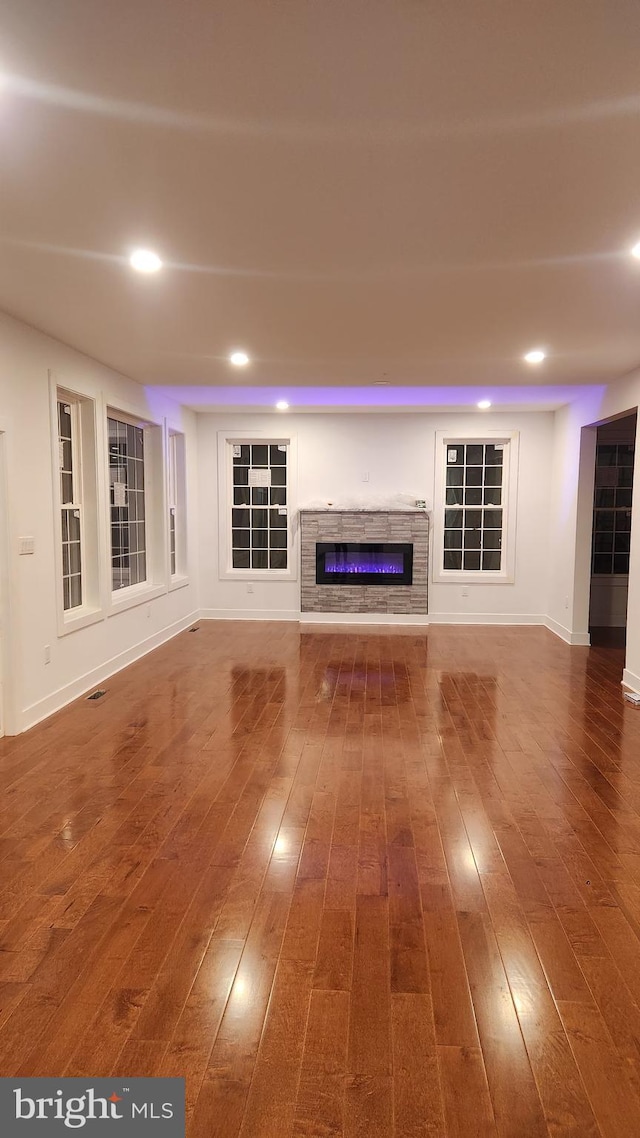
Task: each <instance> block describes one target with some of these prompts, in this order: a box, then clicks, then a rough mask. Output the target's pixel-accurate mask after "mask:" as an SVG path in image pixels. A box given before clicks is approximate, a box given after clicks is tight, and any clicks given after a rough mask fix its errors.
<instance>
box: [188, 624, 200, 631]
mask: <svg viewBox="0 0 640 1138" xmlns="http://www.w3.org/2000/svg"><path fill="white" fill-rule="evenodd" d="M199 631H200V625H198V626H197V627H196V628H190V629H189V632H199Z"/></svg>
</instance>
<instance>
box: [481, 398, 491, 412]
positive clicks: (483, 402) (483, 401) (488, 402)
mask: <svg viewBox="0 0 640 1138" xmlns="http://www.w3.org/2000/svg"><path fill="white" fill-rule="evenodd" d="M490 406H491V400H490V399H481V400H480V402H479V403H478V407H479V408H480V410H481V411H487V410H488V409H489V407H490Z"/></svg>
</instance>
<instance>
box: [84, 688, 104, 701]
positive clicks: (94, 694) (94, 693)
mask: <svg viewBox="0 0 640 1138" xmlns="http://www.w3.org/2000/svg"><path fill="white" fill-rule="evenodd" d="M106 694H107V693H106V691H105V689H104V688H98V690H97V691H92V692H91V695H88V696H87V699H102V697H103V695H106Z"/></svg>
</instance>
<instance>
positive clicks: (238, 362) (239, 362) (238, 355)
mask: <svg viewBox="0 0 640 1138" xmlns="http://www.w3.org/2000/svg"><path fill="white" fill-rule="evenodd" d="M229 360H230V362H231V363H232V364H233V366H234V367H246V366H247V364H248V363H249V357H248V355H247V353H246V352H240V351H238V352H232V353H231V355H230V356H229Z"/></svg>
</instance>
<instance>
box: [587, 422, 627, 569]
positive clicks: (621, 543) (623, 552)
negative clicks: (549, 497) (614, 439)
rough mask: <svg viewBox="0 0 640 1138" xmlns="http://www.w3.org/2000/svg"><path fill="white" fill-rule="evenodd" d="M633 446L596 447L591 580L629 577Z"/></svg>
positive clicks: (600, 445) (617, 444)
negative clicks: (605, 577) (612, 576)
mask: <svg viewBox="0 0 640 1138" xmlns="http://www.w3.org/2000/svg"><path fill="white" fill-rule="evenodd" d="M634 457H635V447H634V445H633V443H599V444H598V446H597V448H596V480H595V482H596V484H595V492H594V500H593V506H594V509H593V541H592V547H591V571H592V573H593V575H594V576H611V575H612V574H618V573H620V574H625V575H626V574H628V573H629V531H630V529H631V498H632V489H631V488H632V485H633V463H634Z"/></svg>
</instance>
